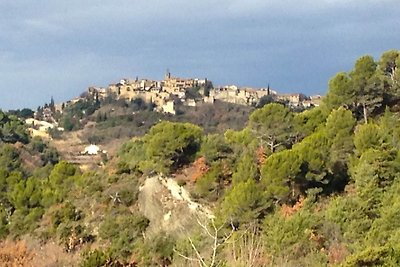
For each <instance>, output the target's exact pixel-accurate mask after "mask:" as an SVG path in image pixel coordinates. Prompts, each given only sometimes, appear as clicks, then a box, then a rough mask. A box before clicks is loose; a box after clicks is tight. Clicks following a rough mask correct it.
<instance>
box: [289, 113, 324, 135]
mask: <svg viewBox="0 0 400 267" xmlns="http://www.w3.org/2000/svg"><path fill="white" fill-rule="evenodd" d="M328 115H329V114H328V112H327V108H326V107H325V106H320V107H315V108H313V109H309V110H305V111H303V112H301V113H297V114H296V115H295V117H294V124H295V130H296V132H298V133H299V135H300V138H301V139H302V138H304V137H306V136H309V135H310V134H312V133H314V132H315V131H317V130H318V129H319V128H321V127H323V126H324V124H325V121H326V119H327V117H328Z"/></svg>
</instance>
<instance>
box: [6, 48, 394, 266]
mask: <svg viewBox="0 0 400 267" xmlns="http://www.w3.org/2000/svg"><path fill="white" fill-rule="evenodd" d="M399 66H400V51H398V50H390V51H387V52H385V53H383V54H382V55H381V57H380V58H379V59H378V60H375V59H374V58H373V57H371V56H362V57H360V58H359V59H358V60H357V61H356V62H355V64H354V67H353V68H352V69H351V70H349V71H347V72H340V73H337V74H336V75H335V76H334V77H332V78H331V79H330V81H329V83H328V91H327V93H326V96H325V97H324V99H323V103H322V104H321V105H320V106H318V107H314V108H312V109H309V110H305V111H301V112H297V111H293V110H291V109H289V108H288V107H286V106H285V105H284V104H282V103H270V104H266V105H264V106H260V107H257V108H255V109H254V110H252V111H251V113H250V115H249V117H248V119H247V122H246V123H244V126H243V127H242V128H241V129H237V128H235V129H226V130H225V128H224V131H221V129H218V131H217V130H216V127H209V129H207V131H206V130H205V129H204V128H203V127H201V126H199V125H196V124H193V123H189V122H181V121H176V120H168V118H167V117H163V118H162V120H161V119H160V122H158V123H156V124H155V125H154V126H152V127H151V128H150V127H149V130H148V131H147V132H146V133H143V135H141V136H135V137H134V138H132V139H130V140H129V141H127V142H125V143H124V144H123V145H122V146H121V148H120V149H119V151H118V155H116V156H115V157H114V158H112V159H110V160H109V161H108V162H106V164H105V166H103V167H101V168H99V169H97V170H92V171H82V170H80V168H79V166H76V165H74V164H71V163H68V162H66V161H63V159H62V158H60V156H59V155H58V153H57V150H56V148H54V147H52V146H51V142H48V141H44V140H41V139H40V138H37V137H35V138H31V137H30V136H29V134H28V133H27V131H26V129H27V126H26V125H24V123H23V122H22V121H21V120H20V119H18V117H17V116H16V115H14V114H10V113H8V112H0V237H1V239H2V240H3V242H14V243H16V242H18V241H20V240H25V239H27V237H29V238H30V239H34V240H38V242H40V243H41V244H48V243H51V242H54V243H56V244H58V245H59V246H61V247H62V248H63V249H64V251H65V253H66V255H71V256H70V258H68V256H67V258H66V259H63V260H64V261H61V260H60V261H59V262H58V263H57V264H60V266H63V265H64V266H82V267H94V266H201V267H215V266H227V267H229V266H232V267H245V266H400V244H399V242H398V240H399V238H400V213H399V212H398V210H397V207H398V206H399V208H400V177H399V173H400V172H399V171H400V154H399V148H400V123H399V120H400V101H399V100H400V67H399ZM241 114H243V113H241ZM155 121H156V120H155ZM99 122H101V123H102V124H104V123H106V122H107V118H99ZM124 123H129V122H124ZM204 123H206V122H204ZM71 130H73V127H71ZM190 168H191V169H192V170H193V169H194V170H195V171H194V172H195V173H194V174H193V175H191V178H190V179H183V178H179V177H182V176H180V174H181V173H183V172H185V171H186V170H188V169H190ZM155 176H162V177H165V178H166V179H167V180H168V179H174V180H176V182H177V184H179V186H181V187H182V188H184V189H185V190H187V191H188V192H189V193H190V195H191V197H192V199H194V201H196V203H200V204H201V205H203V206H205V207H208V208H209V209H210V210H211V212H212V216H201V215H200V214H195V213H194V214H193V215H191V217H192V220H193V221H192V222H191V223H190V225H191V226H190V227H188V228H186V229H182V230H181V231H165V232H164V231H163V232H161V231H159V232H154V231H153V232H150V231H148V229H149V225H151V224H152V223H153V224H154V223H155V224H157V223H158V222H152V221H151V220H150V219H149V218H147V217H146V216H145V215H144V214H143V212H141V209H140V203H139V199H140V196H139V195H140V194H141V187H142V186H143V184H144V183H145V182H146V180H147V179H149V177H155ZM396 240H397V241H396ZM7 244H8V243H7ZM19 253H20V254H21V255H14V254H12V253H11V252H9V251H5V250H4V247H3V246H0V262H1V261H4V262H6V261H7V264H10V265H9V266H14V265H12V264H17V261H20V262H24V260H26V261H27V262H29V261H30V259H32V258H33V257H34V256H33V254H34V253H35V252H34V251H29V249H27V250H26V251H25V250H24V251H23V253H21V251H20V252H19ZM22 254H23V255H22ZM13 261H14V262H13ZM26 266H30V265H26ZM55 266H56V265H55Z"/></svg>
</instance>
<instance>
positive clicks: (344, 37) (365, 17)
mask: <svg viewBox="0 0 400 267" xmlns="http://www.w3.org/2000/svg"><path fill="white" fill-rule="evenodd" d="M399 14H400V3H399V2H398V0H319V1H311V0H296V1H295V0H268V1H267V0H246V1H243V0H220V1H216V0H213V1H212V0H202V1H197V0H193V1H187V0H170V1H167V0H157V1H155V0H131V1H127V0H126V1H122V0H113V1H109V0H103V1H95V0H85V1H78V0H69V1H58V0H37V1H31V0H29V1H28V0H15V1H4V0H0V15H1V16H0V108H1V109H13V108H22V107H30V108H36V107H37V106H38V105H42V104H43V103H44V102H48V101H49V100H50V97H51V96H54V99H55V100H56V102H61V101H64V100H67V99H70V98H72V97H74V96H77V95H79V94H80V93H81V92H83V91H85V90H86V88H87V87H88V86H91V85H97V86H106V85H108V84H109V83H112V82H116V81H118V80H119V79H120V78H124V77H127V78H128V77H132V78H134V77H136V76H139V77H140V78H153V79H162V77H163V75H164V73H165V71H166V69H167V68H169V70H170V71H171V72H172V74H173V75H176V76H182V77H199V78H204V77H207V78H209V79H211V80H212V81H213V82H214V84H215V85H225V84H236V85H239V86H251V87H266V86H267V84H268V83H269V84H270V86H271V87H272V88H274V89H276V90H278V91H279V92H304V93H306V94H324V93H325V92H326V90H327V83H328V80H329V78H330V77H332V76H333V75H334V74H335V73H337V72H339V71H347V70H349V69H351V68H352V66H353V64H354V61H355V60H356V59H357V58H359V57H360V56H362V55H365V54H370V55H372V56H374V57H375V58H376V59H378V58H379V56H380V55H381V53H382V52H384V51H386V50H389V49H400V47H399V46H400V27H399V25H400V17H399Z"/></svg>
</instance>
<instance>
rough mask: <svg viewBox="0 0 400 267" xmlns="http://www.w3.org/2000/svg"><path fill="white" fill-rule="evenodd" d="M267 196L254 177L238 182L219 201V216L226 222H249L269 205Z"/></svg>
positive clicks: (260, 214) (256, 217)
mask: <svg viewBox="0 0 400 267" xmlns="http://www.w3.org/2000/svg"><path fill="white" fill-rule="evenodd" d="M269 205H270V203H268V198H267V197H266V196H265V193H264V192H263V190H262V187H261V186H260V185H258V184H257V183H256V182H255V180H254V179H248V180H247V181H243V182H239V183H238V184H236V185H235V186H234V187H233V188H232V189H231V190H230V191H229V192H228V193H226V195H225V197H224V199H223V202H222V203H221V211H220V213H221V217H222V218H223V220H224V221H225V222H227V223H229V222H231V221H232V222H235V223H240V224H242V223H249V222H253V221H254V220H256V219H258V218H259V217H260V216H262V213H263V211H264V210H265V209H267V208H268V207H269Z"/></svg>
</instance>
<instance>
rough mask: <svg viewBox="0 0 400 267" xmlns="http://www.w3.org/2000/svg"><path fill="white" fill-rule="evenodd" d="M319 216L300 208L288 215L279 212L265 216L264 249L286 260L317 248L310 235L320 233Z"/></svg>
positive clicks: (297, 257)
mask: <svg viewBox="0 0 400 267" xmlns="http://www.w3.org/2000/svg"><path fill="white" fill-rule="evenodd" d="M320 220H321V219H320V218H319V216H318V215H316V214H314V213H313V212H312V211H309V210H307V209H302V210H300V211H298V212H297V213H295V214H294V215H292V216H290V217H284V216H282V215H281V214H280V213H279V212H277V213H275V214H273V215H270V216H267V217H266V219H265V221H264V224H263V229H264V244H265V246H266V247H265V249H266V250H267V251H269V252H270V253H272V254H273V255H276V256H278V257H284V258H286V259H287V260H291V261H293V260H296V261H297V260H298V259H300V258H302V257H304V256H306V255H307V254H309V253H312V252H316V251H318V250H319V247H318V246H319V245H320V244H318V243H315V242H313V240H311V239H310V236H311V235H314V236H315V235H318V234H321V230H320V229H319V228H320Z"/></svg>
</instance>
